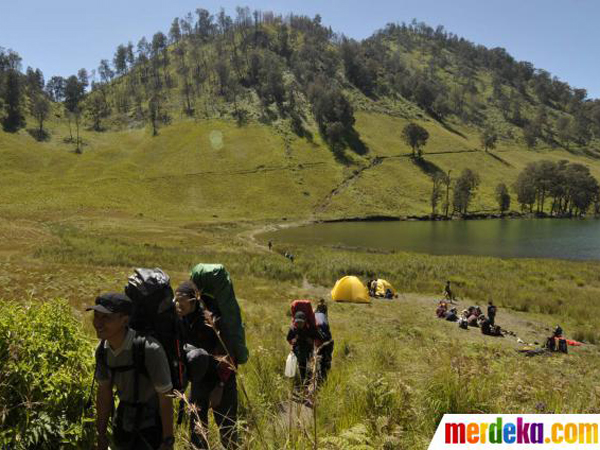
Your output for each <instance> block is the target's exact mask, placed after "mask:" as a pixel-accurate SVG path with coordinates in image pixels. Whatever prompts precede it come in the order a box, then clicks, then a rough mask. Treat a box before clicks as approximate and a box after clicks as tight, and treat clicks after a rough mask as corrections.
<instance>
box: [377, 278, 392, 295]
mask: <svg viewBox="0 0 600 450" xmlns="http://www.w3.org/2000/svg"><path fill="white" fill-rule="evenodd" d="M388 289H389V290H391V291H392V295H396V289H394V286H392V283H390V282H389V281H387V280H382V279H381V278H380V279H378V280H377V290H376V291H375V297H385V293H386V291H387V290H388Z"/></svg>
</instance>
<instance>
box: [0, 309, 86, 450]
mask: <svg viewBox="0 0 600 450" xmlns="http://www.w3.org/2000/svg"><path fill="white" fill-rule="evenodd" d="M2 303H3V304H2V308H0V430H1V431H0V448H11V449H15V450H27V449H39V450H46V449H48V450H49V449H57V448H61V449H69V448H73V449H74V448H91V447H92V441H91V439H92V438H93V433H92V431H93V425H92V423H91V420H92V419H91V417H93V411H92V410H91V408H88V409H85V406H86V405H85V403H86V400H87V397H88V394H89V389H90V382H91V376H92V372H93V367H94V363H93V344H92V343H91V342H90V341H89V340H88V339H87V338H86V337H85V335H84V332H83V329H82V327H81V324H80V323H79V321H78V320H77V319H76V318H75V317H74V315H73V314H72V311H71V308H70V307H69V305H68V304H67V302H66V301H64V300H55V301H51V302H44V303H36V302H32V303H31V304H28V305H22V304H19V303H16V302H2ZM84 411H85V414H84Z"/></svg>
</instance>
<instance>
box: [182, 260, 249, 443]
mask: <svg viewBox="0 0 600 450" xmlns="http://www.w3.org/2000/svg"><path fill="white" fill-rule="evenodd" d="M175 303H176V307H177V313H178V315H179V317H180V324H181V332H182V341H183V343H184V344H185V345H184V353H185V359H186V363H187V364H186V367H187V372H188V379H189V381H190V382H191V396H190V402H191V403H192V404H193V405H194V406H196V408H197V412H198V415H197V417H195V416H194V417H192V420H191V421H190V427H191V431H190V435H191V442H192V444H193V445H194V446H195V447H196V448H199V449H205V448H208V442H207V441H206V436H205V433H202V432H201V431H200V430H202V429H204V430H206V429H207V427H208V412H209V409H212V410H213V416H214V419H215V422H216V423H217V426H218V427H219V432H220V437H221V443H222V445H223V446H224V447H225V448H227V449H232V448H237V447H238V434H237V429H236V428H237V409H238V390H237V382H236V371H237V365H238V364H243V363H245V362H246V361H247V360H248V349H247V348H246V338H245V332H244V328H243V324H242V319H241V313H240V309H239V305H238V302H237V299H236V297H235V293H234V290H233V284H232V282H231V278H230V276H229V273H228V272H227V270H226V269H225V268H224V267H223V266H222V265H220V264H198V265H196V266H195V267H194V268H193V269H192V273H191V279H190V280H188V281H185V282H183V283H181V284H180V285H179V286H178V288H177V289H176V291H175ZM198 421H199V423H198ZM199 428H200V429H199Z"/></svg>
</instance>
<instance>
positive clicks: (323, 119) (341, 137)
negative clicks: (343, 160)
mask: <svg viewBox="0 0 600 450" xmlns="http://www.w3.org/2000/svg"><path fill="white" fill-rule="evenodd" d="M308 97H309V100H310V102H311V104H312V110H313V115H314V117H315V120H316V122H317V124H318V125H319V131H320V132H321V135H322V136H323V138H324V139H325V141H326V142H327V143H328V144H329V146H330V147H331V149H332V150H333V152H334V153H335V154H336V155H341V154H342V153H343V150H344V148H345V147H346V144H347V138H348V137H350V136H352V134H353V131H354V129H353V127H354V122H355V118H354V109H353V108H352V105H351V104H350V102H349V101H348V99H347V98H346V97H345V96H344V94H343V93H342V91H341V90H340V89H339V88H338V87H337V86H335V85H334V84H333V83H331V82H328V81H326V80H325V78H323V77H320V78H318V79H316V80H315V81H314V82H313V83H311V84H310V85H309V87H308Z"/></svg>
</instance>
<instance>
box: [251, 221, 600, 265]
mask: <svg viewBox="0 0 600 450" xmlns="http://www.w3.org/2000/svg"><path fill="white" fill-rule="evenodd" d="M258 238H259V239H261V240H264V241H265V242H266V241H268V240H272V241H273V242H274V244H275V245H277V246H281V245H282V244H285V243H289V244H309V245H312V244H315V245H326V246H344V247H359V248H363V249H376V250H384V251H390V250H399V251H408V252H420V253H429V254H434V255H479V256H496V257H501V258H558V259H575V260H600V221H599V220H591V219H590V220H575V219H574V220H567V219H503V220H502V219H493V220H458V221H440V222H434V221H415V222H412V221H401V222H335V223H317V224H311V225H307V226H302V227H295V228H286V229H282V230H278V231H274V232H269V233H263V234H261V235H259V236H258Z"/></svg>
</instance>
